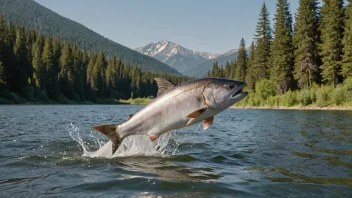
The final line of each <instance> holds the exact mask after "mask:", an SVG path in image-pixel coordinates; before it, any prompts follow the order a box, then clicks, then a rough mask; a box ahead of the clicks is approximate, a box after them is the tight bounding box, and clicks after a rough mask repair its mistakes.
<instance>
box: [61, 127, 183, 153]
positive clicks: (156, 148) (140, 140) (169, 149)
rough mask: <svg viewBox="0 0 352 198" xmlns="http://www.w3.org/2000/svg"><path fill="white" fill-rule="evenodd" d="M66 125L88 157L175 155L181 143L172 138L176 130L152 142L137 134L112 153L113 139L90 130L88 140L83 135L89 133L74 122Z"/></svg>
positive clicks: (125, 140)
mask: <svg viewBox="0 0 352 198" xmlns="http://www.w3.org/2000/svg"><path fill="white" fill-rule="evenodd" d="M64 127H65V129H66V130H67V131H68V132H69V134H70V136H71V137H72V139H73V140H74V141H76V142H77V143H78V144H79V145H80V146H81V147H82V149H83V151H84V152H83V156H87V157H105V158H114V157H122V156H133V155H142V156H153V155H159V156H160V155H168V154H171V155H174V154H175V152H176V150H177V148H178V146H179V143H177V142H174V140H173V139H174V138H171V137H172V136H175V134H176V130H174V131H172V132H169V133H165V134H163V135H161V136H160V137H159V138H158V139H157V141H155V142H150V139H149V138H148V137H147V136H144V135H135V136H129V137H127V138H125V139H124V140H123V142H122V144H121V145H120V147H119V149H117V151H116V152H115V153H114V155H112V154H111V147H112V145H111V144H112V143H111V141H108V142H104V141H101V140H100V138H101V136H100V137H99V135H98V134H99V133H97V132H94V133H93V132H92V131H90V134H89V136H88V140H87V141H84V140H83V139H82V137H81V136H83V135H84V136H86V135H87V134H84V133H82V132H80V129H79V128H78V127H76V126H75V125H74V124H72V123H71V124H67V125H65V126H64ZM94 134H95V135H94ZM170 142H171V143H170ZM90 147H93V148H95V149H98V150H96V151H91V150H90Z"/></svg>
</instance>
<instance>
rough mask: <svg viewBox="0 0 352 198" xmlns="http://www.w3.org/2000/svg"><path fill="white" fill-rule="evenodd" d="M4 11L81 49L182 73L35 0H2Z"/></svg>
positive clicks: (10, 17) (1, 10)
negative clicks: (102, 52)
mask: <svg viewBox="0 0 352 198" xmlns="http://www.w3.org/2000/svg"><path fill="white" fill-rule="evenodd" d="M0 13H1V14H3V15H4V18H5V21H12V22H13V23H14V24H21V25H23V26H24V27H25V28H33V29H35V30H36V31H38V32H41V33H42V34H44V35H49V34H50V35H51V36H53V37H57V36H61V37H62V39H63V40H66V41H68V42H69V43H75V44H77V46H78V47H79V48H80V49H84V50H87V51H92V52H99V51H100V50H103V51H104V53H105V54H106V56H108V57H112V56H116V57H117V58H119V59H121V60H123V61H124V62H126V63H128V64H130V65H139V66H140V67H141V69H143V70H149V71H153V72H165V73H169V74H174V75H180V73H179V72H178V71H176V70H175V69H173V68H172V67H170V66H168V65H167V64H165V63H162V62H161V61H159V60H157V59H154V58H152V57H150V56H146V55H142V54H140V53H138V52H136V51H135V50H133V49H130V48H128V47H126V46H123V45H121V44H119V43H117V42H114V41H112V40H110V39H108V38H106V37H104V36H102V35H100V34H98V33H97V32H95V31H94V30H91V29H89V28H88V27H86V26H84V25H82V24H80V23H78V22H76V21H73V20H71V19H69V18H67V17H64V16H61V15H60V14H58V13H56V12H54V11H52V10H50V9H48V8H46V7H44V6H42V5H40V4H39V3H37V2H35V1H33V0H0Z"/></svg>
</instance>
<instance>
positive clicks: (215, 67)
mask: <svg viewBox="0 0 352 198" xmlns="http://www.w3.org/2000/svg"><path fill="white" fill-rule="evenodd" d="M220 75H221V73H220V68H219V65H218V62H215V63H214V64H213V69H212V74H211V77H214V78H218V77H219V76H220Z"/></svg>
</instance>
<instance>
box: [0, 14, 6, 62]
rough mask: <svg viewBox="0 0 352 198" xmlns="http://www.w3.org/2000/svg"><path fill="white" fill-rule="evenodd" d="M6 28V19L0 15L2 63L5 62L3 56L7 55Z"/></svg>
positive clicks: (0, 56)
mask: <svg viewBox="0 0 352 198" xmlns="http://www.w3.org/2000/svg"><path fill="white" fill-rule="evenodd" d="M5 28H6V26H5V22H4V17H3V16H2V14H0V61H2V60H3V58H4V57H3V55H4V53H5V34H6V29H5Z"/></svg>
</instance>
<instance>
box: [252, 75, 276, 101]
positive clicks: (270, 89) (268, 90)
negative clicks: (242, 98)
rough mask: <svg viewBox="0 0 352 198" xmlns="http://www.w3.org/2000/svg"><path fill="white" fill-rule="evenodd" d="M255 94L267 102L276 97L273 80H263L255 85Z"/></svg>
mask: <svg viewBox="0 0 352 198" xmlns="http://www.w3.org/2000/svg"><path fill="white" fill-rule="evenodd" d="M255 93H256V94H257V95H258V96H259V97H260V98H262V99H264V100H266V99H268V98H269V97H270V96H274V95H275V83H273V81H271V80H267V79H263V80H259V81H258V82H256V83H255Z"/></svg>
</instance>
